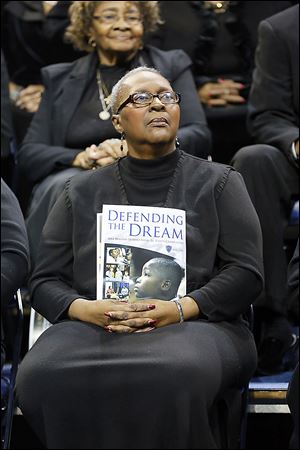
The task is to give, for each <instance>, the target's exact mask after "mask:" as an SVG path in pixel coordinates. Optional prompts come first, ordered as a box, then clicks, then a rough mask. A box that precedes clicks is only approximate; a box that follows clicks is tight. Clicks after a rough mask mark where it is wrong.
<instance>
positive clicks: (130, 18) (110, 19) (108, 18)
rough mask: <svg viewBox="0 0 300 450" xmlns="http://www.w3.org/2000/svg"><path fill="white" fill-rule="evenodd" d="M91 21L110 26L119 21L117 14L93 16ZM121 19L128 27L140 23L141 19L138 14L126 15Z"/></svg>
mask: <svg viewBox="0 0 300 450" xmlns="http://www.w3.org/2000/svg"><path fill="white" fill-rule="evenodd" d="M93 19H95V20H99V22H101V23H105V24H108V25H111V24H113V23H116V22H118V21H119V20H120V16H118V15H117V14H103V15H102V16H93ZM122 19H123V20H124V21H125V22H126V23H128V24H129V25H137V24H139V23H141V22H142V17H141V16H140V15H139V14H126V15H125V16H122Z"/></svg>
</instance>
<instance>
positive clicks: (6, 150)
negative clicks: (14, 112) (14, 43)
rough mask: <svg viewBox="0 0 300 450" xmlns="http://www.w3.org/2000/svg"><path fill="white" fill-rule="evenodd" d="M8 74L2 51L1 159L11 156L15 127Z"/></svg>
mask: <svg viewBox="0 0 300 450" xmlns="http://www.w3.org/2000/svg"><path fill="white" fill-rule="evenodd" d="M8 82H9V79H8V73H7V68H6V62H5V58H4V55H3V52H2V49H1V159H2V158H7V157H8V156H9V155H10V154H11V142H12V139H13V125H12V116H11V108H10V101H9V91H8Z"/></svg>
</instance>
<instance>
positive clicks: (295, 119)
mask: <svg viewBox="0 0 300 450" xmlns="http://www.w3.org/2000/svg"><path fill="white" fill-rule="evenodd" d="M258 36H259V45H258V47H257V52H256V68H255V70H254V73H253V84H252V89H251V95H250V99H249V120H248V126H249V131H250V132H251V134H252V136H253V138H254V139H255V142H257V143H262V144H269V145H272V146H274V147H276V148H278V149H279V150H280V151H282V152H283V153H284V154H285V155H286V156H287V158H288V159H289V160H290V162H291V164H293V165H295V166H296V163H295V158H294V157H293V156H292V152H291V149H292V143H293V142H294V141H296V140H297V139H299V5H295V6H293V7H292V8H289V9H287V10H285V11H283V12H281V13H279V14H276V15H275V16H272V17H270V18H269V19H267V20H264V21H262V22H261V24H260V26H259V30H258ZM291 170H292V168H291Z"/></svg>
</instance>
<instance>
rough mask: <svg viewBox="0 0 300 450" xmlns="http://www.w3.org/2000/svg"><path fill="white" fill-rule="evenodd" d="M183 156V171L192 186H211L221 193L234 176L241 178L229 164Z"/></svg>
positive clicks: (184, 154) (188, 155) (185, 154)
mask: <svg viewBox="0 0 300 450" xmlns="http://www.w3.org/2000/svg"><path fill="white" fill-rule="evenodd" d="M182 154H183V156H184V159H183V170H184V172H185V173H186V175H187V179H188V180H189V183H191V184H192V185H193V184H194V185H195V186H199V184H201V185H204V184H205V185H211V186H215V187H216V189H217V191H218V192H220V191H222V190H223V188H224V186H225V185H226V183H227V182H228V180H229V179H230V178H232V176H233V177H236V176H237V177H239V174H238V172H237V171H236V170H235V169H234V167H232V166H230V165H228V164H222V163H218V162H215V161H211V160H208V159H203V158H199V157H198V156H194V155H190V154H188V153H185V152H182Z"/></svg>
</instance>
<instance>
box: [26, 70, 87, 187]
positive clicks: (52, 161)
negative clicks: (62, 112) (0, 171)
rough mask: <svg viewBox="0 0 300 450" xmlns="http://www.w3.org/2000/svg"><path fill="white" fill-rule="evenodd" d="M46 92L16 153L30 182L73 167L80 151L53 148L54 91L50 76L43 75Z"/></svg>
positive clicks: (62, 147)
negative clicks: (73, 162)
mask: <svg viewBox="0 0 300 450" xmlns="http://www.w3.org/2000/svg"><path fill="white" fill-rule="evenodd" d="M43 75H44V85H45V91H44V93H43V95H42V100H41V103H40V107H39V109H38V111H37V112H36V113H35V115H34V117H33V119H32V122H31V124H30V127H29V129H28V132H27V134H26V136H25V139H24V141H23V144H22V146H21V148H20V149H19V151H18V163H19V166H20V170H21V171H22V172H24V173H25V174H26V177H27V178H28V179H29V180H30V181H31V182H33V183H36V182H38V181H40V180H41V179H44V178H45V177H46V176H48V175H49V174H50V173H52V172H54V171H56V170H59V169H62V168H67V167H71V166H72V161H73V160H74V158H75V157H76V155H77V154H78V153H80V151H81V149H70V148H66V147H64V146H63V145H61V146H59V145H53V135H54V133H56V132H57V130H53V129H52V128H53V117H52V110H53V101H54V99H53V95H54V93H53V88H52V84H51V81H50V77H48V76H47V75H46V73H45V72H44V73H43Z"/></svg>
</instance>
